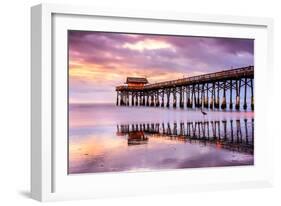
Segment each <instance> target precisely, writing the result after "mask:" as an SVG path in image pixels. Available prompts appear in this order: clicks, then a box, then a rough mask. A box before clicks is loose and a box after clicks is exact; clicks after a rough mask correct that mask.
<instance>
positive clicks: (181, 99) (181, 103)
mask: <svg viewBox="0 0 281 206" xmlns="http://www.w3.org/2000/svg"><path fill="white" fill-rule="evenodd" d="M183 95H184V94H183V89H182V86H181V87H180V108H183V106H184V104H183V98H184V97H183Z"/></svg>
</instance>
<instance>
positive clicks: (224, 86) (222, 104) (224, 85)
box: [221, 81, 226, 109]
mask: <svg viewBox="0 0 281 206" xmlns="http://www.w3.org/2000/svg"><path fill="white" fill-rule="evenodd" d="M225 90H226V82H225V81H224V82H223V96H222V103H221V109H226V91H225Z"/></svg>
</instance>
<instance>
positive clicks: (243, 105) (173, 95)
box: [116, 66, 254, 110]
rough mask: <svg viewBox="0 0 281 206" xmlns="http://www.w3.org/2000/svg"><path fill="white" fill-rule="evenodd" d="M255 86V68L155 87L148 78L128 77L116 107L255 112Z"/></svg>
mask: <svg viewBox="0 0 281 206" xmlns="http://www.w3.org/2000/svg"><path fill="white" fill-rule="evenodd" d="M253 84H254V66H247V67H242V68H235V69H230V70H223V71H220V72H215V73H209V74H203V75H198V76H193V77H186V78H181V79H177V80H171V81H165V82H158V83H153V84H149V83H148V80H147V79H146V78H138V77H128V78H127V81H126V82H125V84H124V85H120V86H117V87H116V92H117V100H116V105H117V106H147V107H148V106H149V107H168V108H169V107H173V108H182V109H184V108H208V109H222V110H224V109H230V110H232V109H235V110H241V109H243V110H246V109H247V108H249V107H250V108H251V109H252V110H254V85H253ZM241 90H242V91H243V92H241ZM241 93H242V94H243V96H242V94H241Z"/></svg>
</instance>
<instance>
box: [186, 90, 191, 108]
mask: <svg viewBox="0 0 281 206" xmlns="http://www.w3.org/2000/svg"><path fill="white" fill-rule="evenodd" d="M186 107H187V108H189V107H190V87H189V86H186Z"/></svg>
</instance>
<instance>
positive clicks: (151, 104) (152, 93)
mask: <svg viewBox="0 0 281 206" xmlns="http://www.w3.org/2000/svg"><path fill="white" fill-rule="evenodd" d="M150 100H151V101H150V106H151V107H154V91H152V92H151V97H150Z"/></svg>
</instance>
